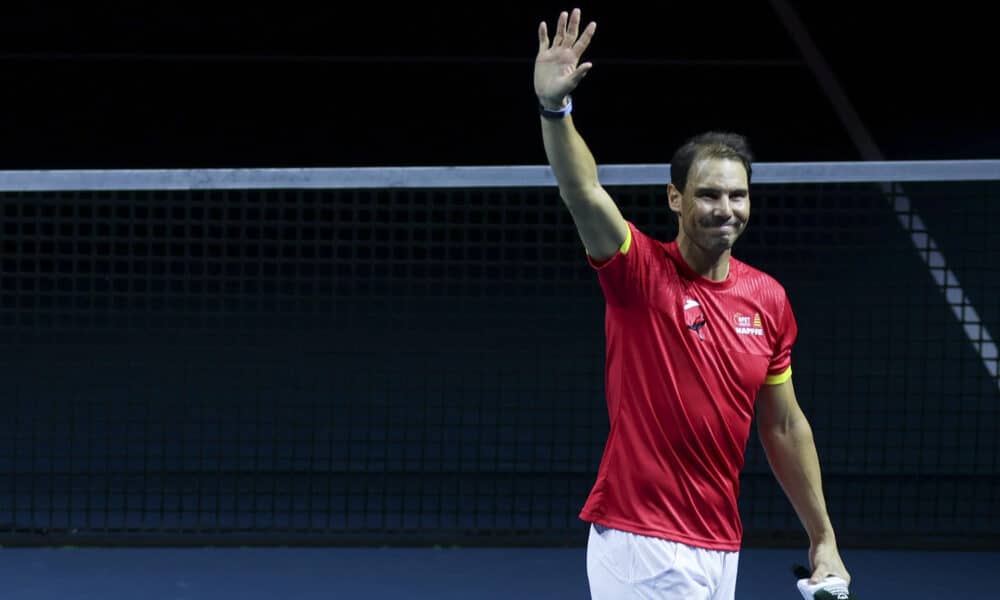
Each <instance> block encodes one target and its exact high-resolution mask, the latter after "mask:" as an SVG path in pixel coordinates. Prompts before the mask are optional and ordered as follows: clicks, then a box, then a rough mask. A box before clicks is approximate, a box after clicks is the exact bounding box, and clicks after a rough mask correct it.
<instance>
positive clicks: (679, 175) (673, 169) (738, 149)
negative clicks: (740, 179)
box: [670, 131, 753, 192]
mask: <svg viewBox="0 0 1000 600" xmlns="http://www.w3.org/2000/svg"><path fill="white" fill-rule="evenodd" d="M704 158H723V159H729V160H738V161H740V162H741V163H743V167H744V168H745V169H746V170H747V184H749V183H750V174H751V166H750V165H751V164H752V163H753V153H752V152H751V151H750V143H749V142H747V139H746V138H745V137H743V136H742V135H740V134H738V133H725V132H720V131H708V132H705V133H701V134H698V135H696V136H694V137H693V138H691V139H689V140H688V141H686V142H684V145H683V146H681V147H680V148H678V149H677V152H674V157H673V159H672V160H671V161H670V182H671V183H673V184H674V187H676V188H677V189H678V190H680V191H681V192H683V191H684V187H685V186H687V179H688V173H689V172H690V171H691V165H692V164H694V162H695V161H697V160H701V159H704Z"/></svg>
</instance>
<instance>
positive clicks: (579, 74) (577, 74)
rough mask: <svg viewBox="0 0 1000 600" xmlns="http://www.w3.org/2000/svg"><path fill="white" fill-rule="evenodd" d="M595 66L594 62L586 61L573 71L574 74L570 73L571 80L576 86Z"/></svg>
mask: <svg viewBox="0 0 1000 600" xmlns="http://www.w3.org/2000/svg"><path fill="white" fill-rule="evenodd" d="M593 66H594V65H593V63H589V62H585V63H583V64H582V65H580V66H579V67H577V68H576V70H575V71H573V74H572V75H570V81H572V82H573V86H574V87H576V86H577V85H579V83H580V81H581V80H582V79H583V78H584V77H586V76H587V73H588V72H590V69H591V67H593Z"/></svg>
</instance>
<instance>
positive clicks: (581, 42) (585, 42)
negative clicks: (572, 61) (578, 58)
mask: <svg viewBox="0 0 1000 600" xmlns="http://www.w3.org/2000/svg"><path fill="white" fill-rule="evenodd" d="M595 31H597V23H595V22H593V21H591V22H590V24H588V25H587V28H586V29H584V30H583V33H581V34H580V38H579V39H577V40H576V43H575V44H573V50H575V51H576V53H577V55H580V54H583V51H584V50H586V49H587V46H589V45H590V40H592V39H593V38H594V32H595Z"/></svg>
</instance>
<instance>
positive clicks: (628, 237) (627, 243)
mask: <svg viewBox="0 0 1000 600" xmlns="http://www.w3.org/2000/svg"><path fill="white" fill-rule="evenodd" d="M625 232H626V233H625V241H624V242H622V245H621V247H620V248H618V251H619V252H621V253H622V254H628V249H629V248H631V247H632V228H631V227H628V226H626V227H625Z"/></svg>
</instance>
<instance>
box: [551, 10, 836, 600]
mask: <svg viewBox="0 0 1000 600" xmlns="http://www.w3.org/2000/svg"><path fill="white" fill-rule="evenodd" d="M595 29H596V24H595V23H590V24H589V25H587V27H586V28H585V29H583V30H582V32H581V30H580V11H579V9H575V10H573V11H572V13H566V12H563V13H562V14H560V15H559V19H558V22H557V24H556V30H555V35H554V37H553V38H552V40H551V42H550V40H549V34H548V30H547V27H546V24H545V23H544V22H542V23H541V24H540V25H539V28H538V43H539V48H538V55H537V57H536V58H535V70H534V85H535V93H536V95H537V96H538V102H539V111H540V113H541V126H542V137H543V141H544V144H545V152H546V155H547V157H548V160H549V163H550V165H551V167H552V170H553V173H554V174H555V177H556V179H557V181H558V184H559V193H560V195H561V196H562V199H563V201H564V202H565V204H566V206H567V208H568V209H569V211H570V213H571V215H572V217H573V220H574V222H575V224H576V227H577V231H578V232H579V235H580V238H581V240H582V241H583V245H584V247H585V249H586V252H587V255H588V259H589V261H590V263H591V265H593V267H594V268H595V269H596V271H597V276H598V279H599V281H600V285H601V289H602V290H603V293H604V297H605V301H606V319H605V333H606V337H607V348H606V351H607V366H606V390H607V404H608V413H609V417H610V423H611V429H610V432H609V435H608V440H607V444H606V446H605V449H604V455H603V458H602V460H601V464H600V467H599V470H598V474H597V481H596V483H595V485H594V487H593V490H592V491H591V493H590V496H589V497H588V498H587V501H586V504H585V506H584V507H583V511H582V512H581V514H580V516H581V518H582V519H584V520H585V521H588V522H590V523H591V530H590V538H589V540H588V544H587V575H588V578H589V582H590V590H591V595H592V597H593V598H595V599H612V598H615V599H617V598H678V599H684V600H699V599H711V600H723V599H732V598H733V596H734V592H735V587H736V571H737V563H738V560H739V550H740V542H741V539H742V533H743V531H742V526H741V523H740V518H739V513H738V511H737V504H736V501H737V496H738V493H739V472H740V470H741V469H742V467H743V456H744V451H745V449H746V443H747V439H748V437H749V433H750V425H751V421H752V420H753V417H754V413H755V412H756V415H757V427H758V430H759V433H760V438H761V440H762V442H763V445H764V448H765V450H766V453H767V457H768V460H769V462H770V465H771V468H772V470H773V472H774V474H775V476H776V478H777V480H778V481H779V483H780V484H781V486H782V488H783V489H784V491H785V493H786V494H787V496H788V498H789V500H790V501H791V503H792V505H793V506H794V508H795V511H796V513H797V514H798V516H799V518H800V520H801V521H802V524H803V526H804V527H805V530H806V532H807V533H808V535H809V540H810V547H809V560H810V563H811V569H812V574H811V578H810V579H811V581H812V582H814V583H815V582H819V581H821V580H822V579H823V578H825V577H826V576H828V575H836V576H839V577H842V578H843V579H844V580H845V581H850V576H849V574H848V572H847V570H846V568H845V567H844V563H843V561H842V560H841V558H840V553H839V550H838V548H837V541H836V538H835V535H834V530H833V526H832V525H831V522H830V518H829V516H828V514H827V510H826V505H825V500H824V498H823V489H822V484H821V478H820V467H819V460H818V458H817V454H816V446H815V443H814V441H813V436H812V430H811V428H810V426H809V423H808V421H807V420H806V418H805V416H804V415H803V413H802V411H801V409H800V408H799V405H798V402H797V400H796V398H795V391H794V388H793V386H792V368H791V349H792V344H793V343H794V341H795V337H796V333H797V328H796V323H795V317H794V316H793V314H792V308H791V306H790V304H789V301H788V298H787V297H786V295H785V291H784V289H783V288H782V287H781V285H780V284H778V282H777V281H775V280H774V279H772V278H771V277H769V276H768V275H766V274H764V273H762V272H761V271H758V270H756V269H754V268H753V267H750V266H749V265H746V264H744V263H742V262H740V261H739V260H737V259H735V258H733V257H732V256H731V251H732V247H733V244H734V243H735V242H736V240H737V239H738V238H739V237H740V234H741V233H743V231H744V229H745V228H746V226H747V220H748V219H749V217H750V193H749V184H750V176H751V160H752V157H751V153H750V150H749V148H748V146H747V143H746V140H745V139H744V138H742V137H741V136H738V135H733V134H723V133H706V134H703V135H699V136H697V137H695V138H693V139H691V140H690V141H688V142H687V143H686V144H684V145H683V146H682V147H681V148H680V149H679V150H678V151H677V153H676V154H675V155H674V157H673V160H672V161H671V168H670V170H671V173H670V175H671V183H670V185H669V186H668V187H667V201H668V203H669V206H670V209H671V210H672V211H673V212H674V213H675V214H676V215H677V217H678V221H679V227H678V230H679V231H678V234H677V238H676V239H675V240H673V241H672V242H669V243H664V242H661V241H657V240H655V239H653V238H651V237H649V236H647V235H646V234H644V233H643V232H642V231H641V230H640V229H639V228H638V227H637V226H636V225H635V224H633V223H631V222H629V221H626V220H625V218H624V217H623V216H622V214H621V212H620V211H619V209H618V207H617V206H616V205H615V203H614V201H613V200H612V198H611V197H610V196H609V194H608V192H607V191H606V190H605V189H604V188H603V187H601V184H600V182H599V181H598V177H597V167H596V164H595V161H594V158H593V156H592V155H591V153H590V151H589V149H588V148H587V145H586V144H585V142H584V141H583V139H582V138H581V137H580V135H579V133H578V132H577V130H576V128H575V127H574V125H573V118H572V116H571V112H572V106H573V105H572V99H571V97H570V94H571V92H573V90H574V89H576V87H577V85H578V84H579V83H580V81H581V80H582V79H583V78H584V77H585V76H586V74H587V73H588V72H589V71H590V69H591V67H592V64H591V63H589V62H585V63H582V64H581V63H580V57H581V55H582V54H583V52H584V50H586V48H587V46H588V44H589V43H590V41H591V39H592V37H593V35H594V31H595Z"/></svg>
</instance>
